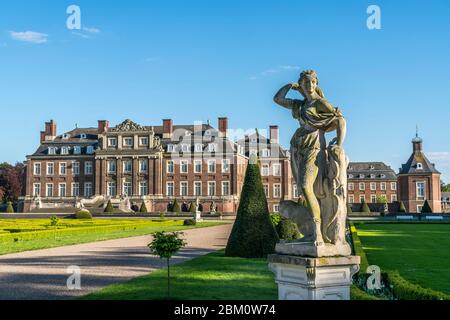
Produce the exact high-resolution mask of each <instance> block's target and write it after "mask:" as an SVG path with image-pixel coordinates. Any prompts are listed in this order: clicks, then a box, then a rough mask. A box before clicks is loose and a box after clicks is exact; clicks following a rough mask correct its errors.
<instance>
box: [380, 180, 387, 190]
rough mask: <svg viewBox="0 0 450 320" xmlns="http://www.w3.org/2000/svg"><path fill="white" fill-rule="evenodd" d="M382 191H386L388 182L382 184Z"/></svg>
mask: <svg viewBox="0 0 450 320" xmlns="http://www.w3.org/2000/svg"><path fill="white" fill-rule="evenodd" d="M380 190H381V191H386V182H380Z"/></svg>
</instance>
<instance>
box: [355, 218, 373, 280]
mask: <svg viewBox="0 0 450 320" xmlns="http://www.w3.org/2000/svg"><path fill="white" fill-rule="evenodd" d="M350 231H351V233H352V240H353V248H354V250H355V255H356V256H360V257H361V264H360V270H361V272H363V273H365V272H366V270H367V268H368V267H369V261H368V260H367V256H366V253H365V252H364V250H363V247H362V243H361V239H360V238H359V236H358V230H356V227H355V226H354V224H353V223H351V224H350Z"/></svg>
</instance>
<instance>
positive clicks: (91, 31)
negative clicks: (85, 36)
mask: <svg viewBox="0 0 450 320" xmlns="http://www.w3.org/2000/svg"><path fill="white" fill-rule="evenodd" d="M83 31H86V32H89V33H100V32H101V30H100V29H98V28H94V27H84V28H83Z"/></svg>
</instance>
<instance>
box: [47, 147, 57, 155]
mask: <svg viewBox="0 0 450 320" xmlns="http://www.w3.org/2000/svg"><path fill="white" fill-rule="evenodd" d="M57 149H58V148H56V147H48V154H50V155H55V154H56V150H57Z"/></svg>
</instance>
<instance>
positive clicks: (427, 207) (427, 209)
mask: <svg viewBox="0 0 450 320" xmlns="http://www.w3.org/2000/svg"><path fill="white" fill-rule="evenodd" d="M421 213H433V210H432V209H431V206H430V204H429V203H428V200H425V203H424V204H423V207H422V211H421Z"/></svg>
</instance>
